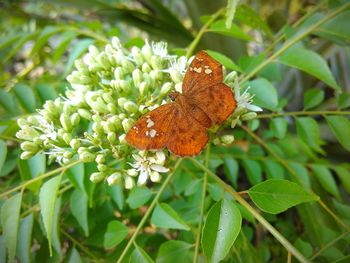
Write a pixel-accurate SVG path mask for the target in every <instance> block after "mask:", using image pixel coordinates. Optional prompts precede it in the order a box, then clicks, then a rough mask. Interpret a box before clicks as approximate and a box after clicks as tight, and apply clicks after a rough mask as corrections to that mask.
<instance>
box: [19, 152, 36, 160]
mask: <svg viewBox="0 0 350 263" xmlns="http://www.w3.org/2000/svg"><path fill="white" fill-rule="evenodd" d="M34 155H35V153H33V152H27V151H25V152H22V153H21V159H23V160H27V159H29V158H31V157H33V156H34Z"/></svg>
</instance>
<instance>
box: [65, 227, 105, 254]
mask: <svg viewBox="0 0 350 263" xmlns="http://www.w3.org/2000/svg"><path fill="white" fill-rule="evenodd" d="M60 231H61V233H62V234H63V235H65V236H66V237H67V238H68V239H69V240H70V241H72V243H73V244H74V245H76V246H77V247H79V249H80V250H81V251H83V252H84V253H85V254H86V255H88V256H89V257H90V258H92V259H94V260H98V258H97V257H96V256H95V255H94V254H92V253H91V252H90V251H89V249H88V248H85V247H84V246H83V245H82V244H80V242H79V241H77V240H75V238H74V237H72V236H71V235H70V234H68V233H67V232H66V231H64V230H63V229H62V228H61V229H60Z"/></svg>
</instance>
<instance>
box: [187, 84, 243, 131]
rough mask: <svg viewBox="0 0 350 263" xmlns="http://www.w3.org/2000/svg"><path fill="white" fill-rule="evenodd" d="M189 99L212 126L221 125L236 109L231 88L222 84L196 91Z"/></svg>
mask: <svg viewBox="0 0 350 263" xmlns="http://www.w3.org/2000/svg"><path fill="white" fill-rule="evenodd" d="M191 99H192V100H193V101H195V103H196V105H197V107H199V108H201V109H202V110H203V111H204V112H205V113H206V114H207V115H208V117H209V118H210V120H211V121H212V122H213V123H214V124H220V123H223V122H224V121H225V120H226V119H227V118H228V117H230V115H231V114H232V113H233V111H234V110H235V109H236V104H237V103H236V99H235V97H234V95H233V92H232V90H231V88H230V87H229V86H227V85H225V84H224V83H219V84H215V85H212V86H210V87H206V88H202V89H199V90H198V91H196V92H195V93H194V94H193V95H192V97H191Z"/></svg>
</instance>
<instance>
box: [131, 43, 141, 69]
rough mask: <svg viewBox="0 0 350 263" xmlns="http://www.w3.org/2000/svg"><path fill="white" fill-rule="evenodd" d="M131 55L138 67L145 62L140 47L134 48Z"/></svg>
mask: <svg viewBox="0 0 350 263" xmlns="http://www.w3.org/2000/svg"><path fill="white" fill-rule="evenodd" d="M131 54H132V56H133V57H134V60H135V63H136V64H137V65H138V66H141V65H142V63H143V62H144V59H143V57H142V54H141V50H140V49H139V48H138V47H132V49H131Z"/></svg>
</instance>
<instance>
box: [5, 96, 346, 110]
mask: <svg viewBox="0 0 350 263" xmlns="http://www.w3.org/2000/svg"><path fill="white" fill-rule="evenodd" d="M0 96H1V95H0ZM338 106H339V108H340V109H346V108H349V107H350V93H345V92H343V93H341V94H339V97H338Z"/></svg>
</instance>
